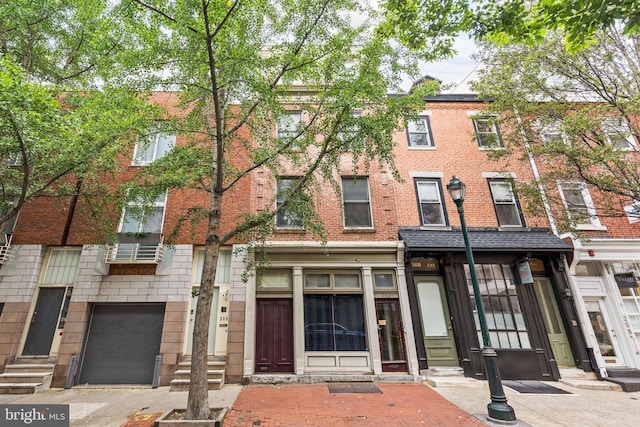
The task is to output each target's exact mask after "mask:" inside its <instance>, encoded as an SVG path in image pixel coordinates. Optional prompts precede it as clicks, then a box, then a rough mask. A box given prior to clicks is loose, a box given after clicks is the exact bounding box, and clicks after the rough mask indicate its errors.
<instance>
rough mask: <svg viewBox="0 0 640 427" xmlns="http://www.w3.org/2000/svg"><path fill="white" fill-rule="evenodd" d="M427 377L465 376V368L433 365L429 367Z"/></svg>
mask: <svg viewBox="0 0 640 427" xmlns="http://www.w3.org/2000/svg"><path fill="white" fill-rule="evenodd" d="M426 376H427V377H464V370H463V369H462V368H461V367H459V366H433V367H430V368H429V369H427V371H426Z"/></svg>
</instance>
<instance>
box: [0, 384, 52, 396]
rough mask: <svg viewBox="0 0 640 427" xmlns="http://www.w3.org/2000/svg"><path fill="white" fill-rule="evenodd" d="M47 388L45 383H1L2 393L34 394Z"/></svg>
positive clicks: (0, 389) (0, 392)
mask: <svg viewBox="0 0 640 427" xmlns="http://www.w3.org/2000/svg"><path fill="white" fill-rule="evenodd" d="M45 388H46V387H45V385H44V384H43V383H13V384H12V383H6V384H0V394H33V393H35V392H37V391H40V390H44V389H45Z"/></svg>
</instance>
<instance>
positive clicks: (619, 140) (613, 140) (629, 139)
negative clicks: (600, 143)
mask: <svg viewBox="0 0 640 427" xmlns="http://www.w3.org/2000/svg"><path fill="white" fill-rule="evenodd" d="M602 129H603V131H604V134H605V137H606V138H607V142H608V143H609V145H611V146H612V147H613V148H616V149H618V150H625V151H633V150H636V149H637V148H636V147H637V145H636V141H635V138H634V137H633V135H632V134H631V130H630V129H629V125H628V124H627V123H626V122H625V121H624V120H623V119H622V118H609V119H606V120H604V122H603V123H602Z"/></svg>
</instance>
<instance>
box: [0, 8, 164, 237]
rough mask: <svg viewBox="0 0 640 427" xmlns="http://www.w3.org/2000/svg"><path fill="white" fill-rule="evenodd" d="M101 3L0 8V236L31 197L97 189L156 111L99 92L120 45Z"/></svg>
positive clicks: (121, 94)
mask: <svg viewBox="0 0 640 427" xmlns="http://www.w3.org/2000/svg"><path fill="white" fill-rule="evenodd" d="M104 3H105V2H103V1H77V2H75V1H58V0H42V1H34V2H2V3H1V4H0V93H1V94H2V96H1V98H0V229H1V228H3V226H4V225H6V224H7V223H9V222H10V221H11V220H12V219H14V218H15V217H16V215H17V213H18V212H19V210H20V209H21V207H22V206H23V205H24V203H26V202H28V201H29V200H31V199H33V198H34V197H37V196H50V197H62V196H69V197H77V195H78V190H79V187H80V186H84V187H85V188H86V189H87V190H88V189H89V188H91V187H92V186H94V185H97V184H98V183H99V182H100V179H101V178H100V172H104V171H114V170H115V168H116V167H117V165H118V163H117V161H116V154H117V153H119V152H122V151H123V150H125V149H130V147H131V145H132V143H133V139H132V136H133V132H134V131H136V130H141V129H144V128H147V127H148V126H149V121H150V118H152V117H153V116H154V114H155V112H156V111H157V109H155V108H152V107H151V106H150V105H149V104H148V103H145V102H144V99H143V97H142V96H139V94H131V93H130V92H128V91H124V90H121V89H117V88H114V87H110V86H108V85H104V84H103V83H104V81H105V80H104V77H103V76H105V75H106V76H107V77H108V75H109V74H108V73H107V71H109V72H110V70H112V65H113V62H112V60H113V59H114V58H115V57H117V55H116V53H117V52H118V51H122V50H123V49H124V46H126V45H129V44H130V43H129V42H128V41H127V42H126V43H125V41H126V40H125V39H124V38H123V37H122V36H120V35H119V34H121V32H118V31H117V28H120V27H119V25H118V21H117V20H115V19H112V17H109V15H108V14H107V13H106V12H107V11H108V8H107V6H106V5H105V4H104Z"/></svg>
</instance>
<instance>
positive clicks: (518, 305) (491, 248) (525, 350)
mask: <svg viewBox="0 0 640 427" xmlns="http://www.w3.org/2000/svg"><path fill="white" fill-rule="evenodd" d="M484 107H485V104H483V103H482V102H480V101H479V100H478V99H477V98H476V97H475V96H473V95H464V94H450V95H446V94H441V95H438V96H435V97H432V98H427V99H425V111H423V112H421V113H420V115H419V117H418V119H417V120H416V121H412V122H410V123H409V124H408V126H407V133H406V135H398V140H397V142H398V145H397V149H396V150H397V151H396V152H397V161H398V165H399V167H400V168H401V175H402V178H404V182H403V183H394V188H395V195H396V197H397V200H398V202H397V203H398V222H399V226H400V229H399V237H400V239H401V241H402V242H403V244H404V246H405V263H406V264H405V271H406V280H407V287H408V288H407V289H408V294H409V300H410V305H411V314H412V318H413V319H414V322H413V332H414V336H415V339H416V342H415V345H416V349H417V353H418V363H419V367H420V369H425V368H434V367H454V368H455V367H459V368H461V369H462V370H463V371H464V374H465V375H466V376H469V377H477V378H482V377H483V376H484V369H483V362H482V360H481V349H482V338H481V336H480V325H479V321H478V317H477V316H478V313H477V309H476V305H475V302H474V295H473V287H472V286H471V278H470V274H469V267H468V264H467V258H466V256H465V245H464V240H463V235H462V232H461V229H460V224H461V222H460V216H459V213H458V211H457V207H456V205H455V204H454V202H453V200H452V199H451V197H450V196H449V195H448V194H447V190H446V186H447V183H449V181H450V180H451V178H452V176H456V177H457V178H458V179H459V180H461V181H463V182H464V183H466V197H465V201H464V205H463V208H464V213H465V216H466V223H467V226H468V229H469V240H470V246H471V248H472V251H473V254H474V257H475V263H476V274H477V279H478V285H479V288H480V292H481V294H482V295H481V297H482V301H483V303H484V310H485V312H486V317H487V323H488V329H489V336H490V340H491V344H492V345H493V347H494V348H495V350H496V352H497V354H498V361H499V368H500V373H501V375H502V378H504V379H538V380H541V379H544V380H556V379H558V378H560V375H561V374H560V371H559V368H564V367H568V368H575V367H578V368H580V369H584V370H592V367H591V363H590V359H589V354H588V352H587V346H586V344H585V340H584V339H583V334H582V332H581V329H580V324H581V318H580V317H579V316H578V312H577V310H576V307H575V306H574V299H573V298H572V297H571V295H573V290H572V284H571V281H570V280H569V279H568V277H567V274H566V269H565V256H566V255H569V254H571V251H572V246H571V245H570V244H568V243H567V242H565V241H563V240H561V239H560V238H558V237H557V236H555V235H554V234H553V233H552V232H551V229H550V223H549V220H548V219H547V218H544V217H541V218H536V217H525V216H524V215H523V209H522V206H521V203H520V201H519V200H518V195H517V193H516V192H514V188H515V187H514V183H515V182H517V181H525V182H529V181H531V180H532V179H533V172H532V168H531V165H530V164H529V162H527V161H514V160H513V159H512V160H511V162H510V163H506V162H505V161H500V160H492V159H490V158H489V156H488V154H490V153H491V152H492V151H493V150H502V149H503V146H502V140H501V130H500V129H499V126H498V124H497V122H496V121H495V120H494V118H493V117H491V116H483V115H482V111H483V109H484ZM521 267H522V270H521V269H520V268H521ZM529 269H530V274H529Z"/></svg>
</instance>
